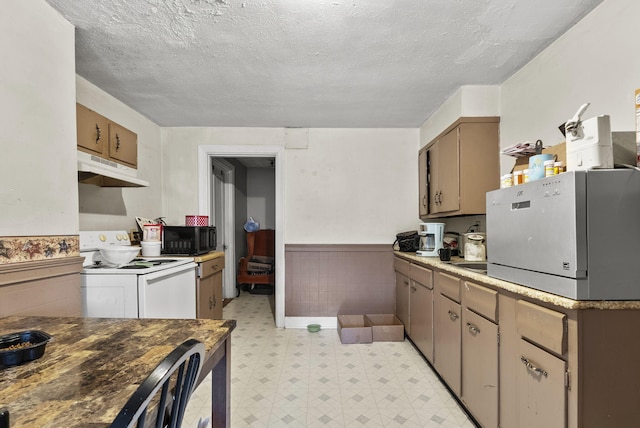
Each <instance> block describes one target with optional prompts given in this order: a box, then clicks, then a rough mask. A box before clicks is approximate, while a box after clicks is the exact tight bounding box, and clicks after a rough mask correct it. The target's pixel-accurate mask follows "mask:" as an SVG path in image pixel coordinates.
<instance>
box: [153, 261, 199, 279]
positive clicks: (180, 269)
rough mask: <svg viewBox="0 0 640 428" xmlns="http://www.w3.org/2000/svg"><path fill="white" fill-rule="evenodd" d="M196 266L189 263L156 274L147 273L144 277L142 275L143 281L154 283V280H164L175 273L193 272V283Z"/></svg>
mask: <svg viewBox="0 0 640 428" xmlns="http://www.w3.org/2000/svg"><path fill="white" fill-rule="evenodd" d="M196 266H198V265H197V264H195V263H193V262H190V263H187V264H184V265H180V266H176V267H172V268H169V269H163V270H159V271H157V272H152V273H148V274H146V275H144V279H145V281H147V282H151V281H155V280H156V279H160V278H165V277H167V276H171V275H175V274H177V273H182V272H186V271H188V270H193V275H194V281H195V274H196V270H195V268H196Z"/></svg>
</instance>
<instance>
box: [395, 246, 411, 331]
mask: <svg viewBox="0 0 640 428" xmlns="http://www.w3.org/2000/svg"><path fill="white" fill-rule="evenodd" d="M394 265H395V271H396V316H397V317H398V319H399V320H400V321H402V324H404V331H405V333H406V334H407V335H410V334H411V323H410V322H409V291H410V287H409V266H410V263H409V262H407V261H405V260H402V259H399V258H397V257H396V259H395V261H394Z"/></svg>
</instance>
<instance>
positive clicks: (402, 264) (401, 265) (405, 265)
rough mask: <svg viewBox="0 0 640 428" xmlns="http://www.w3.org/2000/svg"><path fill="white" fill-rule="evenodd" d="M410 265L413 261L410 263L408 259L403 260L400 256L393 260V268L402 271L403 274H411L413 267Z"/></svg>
mask: <svg viewBox="0 0 640 428" xmlns="http://www.w3.org/2000/svg"><path fill="white" fill-rule="evenodd" d="M410 266H411V263H409V262H408V261H406V260H402V259H401V258H399V257H396V258H395V259H394V260H393V268H394V269H395V270H396V271H397V272H400V273H401V274H403V275H406V276H409V270H410V269H411V268H410Z"/></svg>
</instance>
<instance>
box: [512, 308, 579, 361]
mask: <svg viewBox="0 0 640 428" xmlns="http://www.w3.org/2000/svg"><path fill="white" fill-rule="evenodd" d="M566 318H567V316H566V315H565V314H563V313H561V312H556V311H552V310H551V309H547V308H543V307H542V306H538V305H534V304H533V303H529V302H526V301H524V300H518V304H517V307H516V324H517V326H518V333H520V335H521V336H522V337H525V338H527V339H529V340H531V341H532V342H535V343H537V344H538V345H540V346H542V347H544V348H547V349H548V350H550V351H552V352H555V353H556V354H558V355H563V354H564V353H565V352H566V350H567V338H566V334H565V326H566Z"/></svg>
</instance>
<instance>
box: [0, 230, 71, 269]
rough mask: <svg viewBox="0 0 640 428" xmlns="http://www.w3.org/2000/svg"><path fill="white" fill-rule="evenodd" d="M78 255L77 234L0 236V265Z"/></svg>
mask: <svg viewBox="0 0 640 428" xmlns="http://www.w3.org/2000/svg"><path fill="white" fill-rule="evenodd" d="M79 255H80V239H79V237H78V235H58V236H0V265H2V264H8V263H20V262H29V261H36V260H48V259H59V258H63V257H74V256H79Z"/></svg>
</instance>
